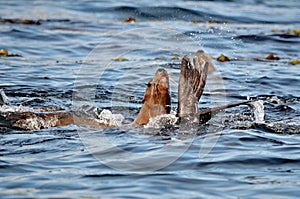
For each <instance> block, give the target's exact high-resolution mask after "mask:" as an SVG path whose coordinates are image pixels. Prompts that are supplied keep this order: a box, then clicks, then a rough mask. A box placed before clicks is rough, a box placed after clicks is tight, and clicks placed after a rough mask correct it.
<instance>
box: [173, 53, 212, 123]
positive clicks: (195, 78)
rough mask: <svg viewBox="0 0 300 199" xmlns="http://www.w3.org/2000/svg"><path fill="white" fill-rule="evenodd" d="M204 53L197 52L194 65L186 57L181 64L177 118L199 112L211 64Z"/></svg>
mask: <svg viewBox="0 0 300 199" xmlns="http://www.w3.org/2000/svg"><path fill="white" fill-rule="evenodd" d="M207 60H208V58H207V57H206V56H205V54H204V52H203V51H197V52H196V54H195V57H194V58H193V64H192V63H191V62H190V61H189V59H188V57H187V56H185V57H183V59H182V62H181V72H180V78H179V84H178V109H177V116H179V117H183V116H186V115H193V114H196V113H198V112H199V110H198V102H199V99H200V97H201V95H202V93H203V90H204V87H205V83H206V78H207V71H208V65H209V62H208V61H207Z"/></svg>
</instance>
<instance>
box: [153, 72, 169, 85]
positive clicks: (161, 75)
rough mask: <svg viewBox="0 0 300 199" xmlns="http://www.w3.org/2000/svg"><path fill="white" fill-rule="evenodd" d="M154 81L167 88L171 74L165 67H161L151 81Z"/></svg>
mask: <svg viewBox="0 0 300 199" xmlns="http://www.w3.org/2000/svg"><path fill="white" fill-rule="evenodd" d="M151 82H153V83H157V84H159V85H161V86H163V87H165V88H169V75H168V72H167V71H166V70H165V69H163V68H160V69H158V70H157V71H156V73H155V76H154V78H153V80H152V81H151Z"/></svg>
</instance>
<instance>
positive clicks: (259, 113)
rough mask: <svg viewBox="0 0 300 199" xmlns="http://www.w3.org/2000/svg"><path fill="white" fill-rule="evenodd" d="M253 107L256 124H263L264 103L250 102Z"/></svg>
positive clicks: (259, 101)
mask: <svg viewBox="0 0 300 199" xmlns="http://www.w3.org/2000/svg"><path fill="white" fill-rule="evenodd" d="M252 105H253V107H254V117H255V122H256V123H265V120H264V118H265V111H264V102H263V101H262V100H258V101H254V102H252Z"/></svg>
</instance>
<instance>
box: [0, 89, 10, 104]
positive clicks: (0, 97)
mask: <svg viewBox="0 0 300 199" xmlns="http://www.w3.org/2000/svg"><path fill="white" fill-rule="evenodd" d="M8 104H9V100H8V97H7V96H6V95H5V92H4V90H2V89H0V106H2V105H8Z"/></svg>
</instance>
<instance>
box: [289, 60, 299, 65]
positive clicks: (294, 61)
mask: <svg viewBox="0 0 300 199" xmlns="http://www.w3.org/2000/svg"><path fill="white" fill-rule="evenodd" d="M289 64H291V65H297V64H300V60H299V59H294V60H292V61H290V62H289Z"/></svg>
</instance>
